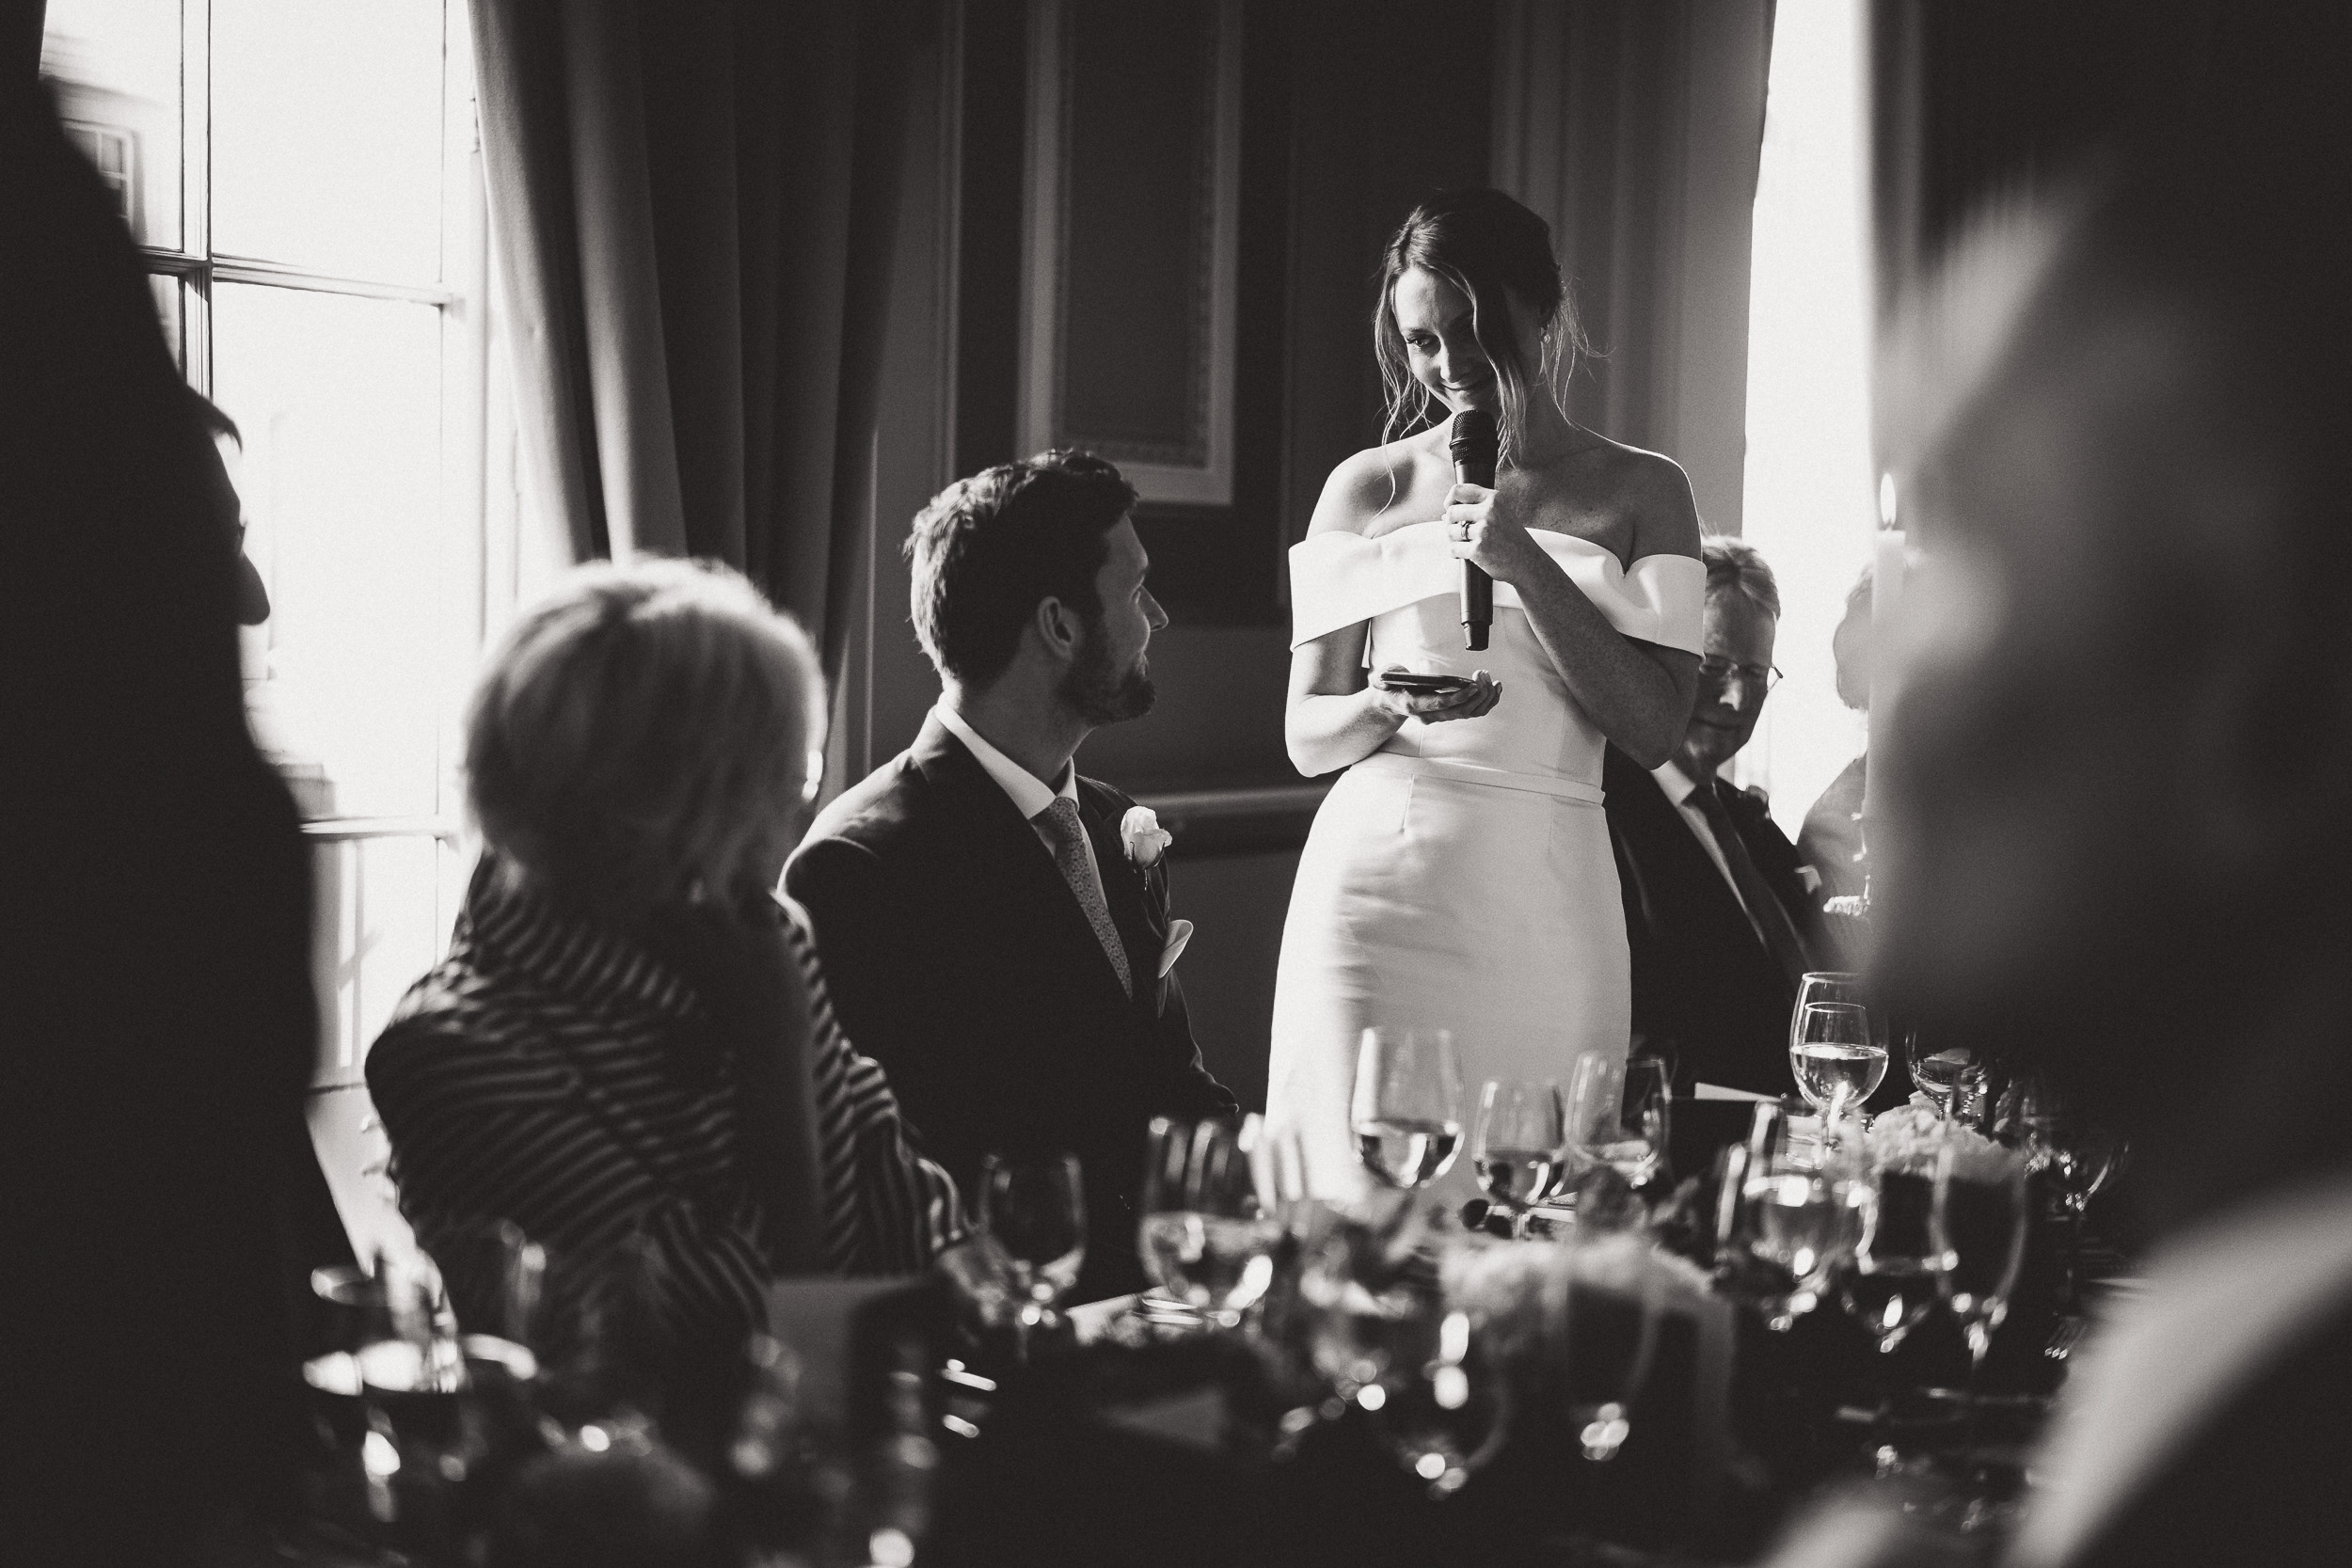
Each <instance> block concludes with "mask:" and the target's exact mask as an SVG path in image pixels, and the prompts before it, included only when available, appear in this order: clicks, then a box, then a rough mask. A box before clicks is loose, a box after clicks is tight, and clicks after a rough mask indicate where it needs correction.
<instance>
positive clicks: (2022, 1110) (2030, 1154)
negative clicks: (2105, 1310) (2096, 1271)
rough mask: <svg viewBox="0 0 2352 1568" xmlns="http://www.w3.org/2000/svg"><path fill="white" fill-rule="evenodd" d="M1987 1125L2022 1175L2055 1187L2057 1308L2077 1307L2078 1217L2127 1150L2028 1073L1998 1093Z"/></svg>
mask: <svg viewBox="0 0 2352 1568" xmlns="http://www.w3.org/2000/svg"><path fill="white" fill-rule="evenodd" d="M1993 1125H1994V1134H1995V1135H1996V1136H1997V1137H1999V1138H2000V1139H2001V1141H2002V1142H2004V1143H2006V1144H2009V1145H2010V1146H2011V1147H2012V1148H2016V1149H2017V1151H2018V1152H2019V1153H2021V1154H2023V1155H2024V1156H2025V1159H2026V1173H2027V1174H2028V1175H2037V1176H2046V1177H2047V1178H2048V1180H2049V1182H2050V1184H2051V1186H2052V1187H2053V1188H2054V1189H2055V1190H2056V1194H2057V1196H2058V1210H2059V1212H2061V1213H2062V1214H2064V1215H2065V1217H2066V1221H2067V1227H2066V1245H2065V1247H2064V1249H2063V1266H2064V1275H2063V1277H2062V1278H2061V1280H2060V1281H2059V1286H2058V1308H2059V1310H2060V1311H2061V1312H2065V1313H2073V1312H2075V1311H2077V1310H2078V1309H2079V1307H2080V1306H2081V1290H2080V1285H2079V1282H2078V1278H2077V1276H2078V1274H2079V1272H2080V1260H2081V1252H2082V1227H2083V1215H2084V1213H2085V1212H2087V1211H2088V1210H2089V1209H2090V1200H2091V1199H2092V1198H2094V1197H2096V1196H2098V1195H2099V1193H2100V1191H2101V1190H2102V1189H2103V1188H2105V1187H2106V1184H2107V1182H2108V1180H2110V1179H2112V1178H2113V1177H2114V1176H2115V1174H2116V1173H2117V1172H2118V1171H2120V1170H2122V1168H2123V1164H2124V1160H2125V1157H2126V1154H2127V1152H2128V1151H2127V1149H2126V1148H2125V1145H2124V1143H2123V1140H2122V1139H2121V1138H2119V1137H2117V1136H2116V1135H2115V1134H2114V1133H2113V1132H2109V1131H2107V1129H2106V1128H2105V1127H2104V1126H2101V1125H2100V1124H2099V1123H2097V1122H2095V1121H2093V1120H2092V1119H2090V1117H2086V1116H2084V1115H2083V1114H2082V1113H2081V1112H2080V1111H2078V1110H2077V1109H2075V1108H2074V1106H2073V1105H2072V1104H2070V1103H2069V1102H2068V1101H2066V1099H2065V1098H2064V1097H2063V1096H2061V1095H2060V1094H2059V1093H2058V1091H2057V1090H2056V1089H2055V1088H2053V1087H2052V1086H2051V1085H2049V1084H2048V1083H2047V1082H2046V1081H2045V1080H2043V1079H2042V1078H2040V1077H2037V1076H2032V1075H2027V1076H2025V1077H2022V1078H2019V1079H2017V1080H2016V1081H2015V1082H2014V1083H2012V1084H2010V1086H2009V1088H2008V1090H2007V1092H2005V1093H2004V1094H2003V1095H2002V1096H2001V1103H2000V1106H1999V1108H1998V1110H1997V1111H1996V1112H1995V1114H1994V1124H1993Z"/></svg>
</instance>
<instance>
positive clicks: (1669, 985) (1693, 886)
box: [1601, 746, 1900, 1095]
mask: <svg viewBox="0 0 2352 1568" xmlns="http://www.w3.org/2000/svg"><path fill="white" fill-rule="evenodd" d="M1601 787H1602V788H1603V789H1605V790H1607V791H1608V795H1609V800H1608V805H1607V808H1606V809H1607V811H1608V814H1609V839H1610V843H1611V845H1612V847H1613V848H1614V849H1615V851H1616V856H1617V882H1618V885H1619V887H1620V888H1621V889H1622V890H1623V892H1624V895H1625V927H1626V939H1627V942H1629V945H1630V946H1631V947H1632V949H1633V1028H1634V1031H1635V1032H1636V1033H1637V1034H1639V1035H1641V1036H1642V1037H1643V1038H1644V1040H1645V1043H1646V1044H1647V1045H1649V1046H1650V1047H1651V1048H1653V1049H1657V1050H1661V1051H1668V1052H1671V1053H1673V1054H1674V1056H1675V1058H1676V1061H1677V1067H1676V1069H1675V1085H1676V1087H1677V1089H1678V1090H1679V1091H1681V1092H1683V1093H1686V1094H1687V1093H1689V1092H1690V1088H1691V1085H1692V1084H1693V1083H1697V1082H1702V1081H1704V1082H1706V1083H1709V1084H1722V1085H1727V1086H1729V1087H1732V1088H1740V1089H1752V1090H1755V1091H1756V1093H1759V1094H1772V1095H1785V1094H1788V1093H1789V1092H1790V1091H1791V1089H1792V1088H1793V1086H1794V1085H1793V1084H1792V1082H1791V1080H1790V1078H1789V1076H1788V1014H1789V1010H1790V1008H1792V1007H1793V1006H1795V1005H1796V991H1795V989H1794V988H1793V987H1792V986H1791V985H1790V983H1789V981H1788V977H1787V976H1786V975H1785V974H1782V972H1781V968H1780V966H1779V964H1777V963H1775V962H1774V961H1773V959H1772V953H1771V952H1770V951H1769V950H1768V949H1767V948H1766V947H1765V945H1764V943H1763V942H1762V940H1761V939H1760V938H1758V937H1757V936H1756V927H1753V926H1751V925H1750V924H1749V923H1748V917H1747V912H1746V911H1744V910H1742V909H1741V908H1740V900H1739V897H1738V896H1737V895H1735V894H1734V893H1733V892H1732V891H1731V884H1730V883H1728V882H1726V881H1725V880H1724V874H1723V873H1722V872H1721V871H1719V870H1717V869H1716V867H1715V862H1714V860H1713V859H1712V858H1711V857H1710V856H1709V855H1708V852H1707V850H1706V848H1705V847H1704V846H1702V845H1701V844H1700V843H1699V841H1698V836H1697V835H1696V834H1695V833H1693V832H1692V831H1691V825H1690V823H1688V822H1687V821H1685V820H1684V819H1683V816H1682V814H1681V813H1680V812H1679V811H1677V809H1676V808H1675V804H1674V802H1673V801H1671V800H1667V799H1666V792H1665V791H1664V790H1663V789H1661V788H1660V787H1659V784H1658V781H1657V780H1656V779H1654V778H1652V777H1651V776H1650V774H1649V770H1648V769H1647V768H1643V767H1642V766H1641V765H1640V764H1638V763H1636V762H1634V761H1633V760H1632V759H1631V758H1630V757H1628V756H1626V755H1625V754H1624V753H1622V752H1619V751H1618V750H1617V749H1616V748H1615V747H1614V746H1612V747H1610V748H1609V754H1608V757H1607V759H1606V760H1605V761H1604V762H1603V763H1602V766H1601ZM1701 787H1702V788H1711V789H1713V790H1714V791H1715V792H1716V795H1717V797H1718V799H1720V800H1722V801H1723V802H1724V809H1725V810H1726V811H1727V812H1728V813H1729V815H1730V817H1731V822H1732V826H1733V827H1734V828H1736V829H1737V830H1739V833H1740V842H1741V843H1742V844H1744V845H1746V846H1747V850H1748V858H1749V859H1750V860H1752V861H1754V862H1755V863H1756V872H1757V874H1758V875H1760V876H1761V877H1762V878H1763V879H1764V880H1765V882H1766V883H1767V885H1769V886H1770V887H1771V888H1772V892H1773V894H1774V895H1775V896H1777V897H1778V898H1779V900H1780V903H1781V907H1782V908H1784V909H1786V910H1787V911H1788V919H1789V923H1790V924H1791V925H1793V926H1795V927H1796V928H1797V938H1798V941H1799V942H1802V943H1804V947H1805V950H1806V951H1807V953H1808V954H1813V955H1825V954H1827V953H1828V952H1829V951H1830V949H1829V946H1828V942H1827V937H1826V933H1825V932H1824V931H1823V929H1822V926H1821V916H1820V911H1818V910H1817V909H1815V907H1814V905H1813V900H1812V898H1811V897H1810V896H1809V895H1807V894H1806V892H1805V889H1804V881H1803V879H1800V878H1799V877H1798V875H1797V851H1796V849H1795V848H1794V847H1792V846H1791V845H1790V844H1789V842H1788V837H1787V836H1786V835H1785V834H1783V833H1782V832H1781V831H1780V830H1779V829H1778V828H1777V827H1775V826H1773V824H1772V816H1770V814H1769V813H1767V812H1766V810H1765V807H1764V798H1763V797H1762V796H1761V795H1760V794H1756V793H1754V792H1751V791H1747V790H1741V789H1735V788H1733V787H1732V786H1731V785H1730V784H1726V783H1724V781H1722V780H1721V779H1717V780H1714V781H1711V782H1710V783H1708V784H1703V785H1702V786H1701ZM1813 962H1814V967H1816V968H1830V967H1833V966H1832V965H1830V964H1827V963H1825V962H1822V961H1821V960H1820V958H1818V957H1817V958H1815V959H1814V961H1813ZM1899 1070H1900V1069H1899V1068H1898V1071H1899Z"/></svg>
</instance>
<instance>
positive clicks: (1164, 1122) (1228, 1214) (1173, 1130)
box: [1140, 1117, 1282, 1328]
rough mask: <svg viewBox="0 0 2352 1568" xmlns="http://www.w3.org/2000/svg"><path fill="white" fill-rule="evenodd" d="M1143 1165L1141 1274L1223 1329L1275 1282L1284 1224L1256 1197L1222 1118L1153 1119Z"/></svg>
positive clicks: (1243, 1157)
mask: <svg viewBox="0 0 2352 1568" xmlns="http://www.w3.org/2000/svg"><path fill="white" fill-rule="evenodd" d="M1150 1149H1151V1163H1150V1164H1148V1165H1147V1166H1146V1167H1145V1170H1144V1182H1143V1224H1142V1227H1141V1233H1140V1242H1141V1250H1142V1254H1143V1267H1144V1272H1145V1273H1146V1274H1148V1275H1151V1276H1152V1279H1153V1280H1155V1281H1156V1282H1157V1283H1158V1284H1159V1286H1160V1288H1161V1289H1162V1290H1163V1291H1167V1292H1168V1295H1170V1296H1172V1297H1173V1298H1175V1299H1176V1300H1178V1301H1180V1302H1183V1303H1184V1305H1185V1306H1187V1307H1192V1308H1193V1309H1194V1310H1195V1311H1197V1312H1199V1313H1200V1314H1201V1315H1202V1317H1203V1318H1205V1319H1206V1320H1207V1321H1209V1322H1211V1323H1216V1324H1217V1325H1218V1326H1220V1327H1224V1328H1232V1327H1236V1326H1238V1325H1239V1324H1240V1323H1241V1320H1242V1314H1243V1313H1244V1312H1246V1311H1248V1309H1249V1308H1250V1307H1253V1306H1255V1305H1256V1304H1257V1302H1258V1301H1259V1299H1260V1298H1261V1297H1263V1295H1264V1294H1265V1292H1266V1288H1267V1287H1268V1286H1270V1285H1271V1284H1273V1282H1274V1254H1275V1250H1276V1248H1277V1247H1278V1246H1279V1244H1280V1243H1281V1240H1282V1222H1281V1221H1280V1220H1279V1219H1278V1218H1277V1217H1275V1215H1274V1214H1273V1213H1271V1212H1268V1210H1267V1207H1266V1206H1265V1205H1263V1204H1262V1203H1261V1202H1260V1199H1259V1196H1258V1183H1257V1180H1256V1177H1255V1174H1254V1173H1253V1171H1252V1170H1251V1165H1250V1159H1249V1154H1248V1151H1247V1150H1245V1149H1244V1148H1242V1145H1241V1140H1240V1139H1239V1138H1238V1137H1237V1136H1236V1135H1235V1133H1234V1132H1233V1129H1232V1128H1231V1127H1229V1126H1227V1125H1226V1124H1225V1123H1224V1122H1221V1121H1201V1122H1188V1121H1172V1120H1170V1119H1169V1118H1168V1117H1153V1118H1152V1127H1151V1132H1150Z"/></svg>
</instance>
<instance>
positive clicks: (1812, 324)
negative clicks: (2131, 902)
mask: <svg viewBox="0 0 2352 1568" xmlns="http://www.w3.org/2000/svg"><path fill="white" fill-rule="evenodd" d="M1861 50H1862V6H1861V4H1860V0H1781V4H1780V6H1779V8H1778V9H1777V10H1776V11H1775V13H1774V15H1773V21H1772V76H1771V78H1770V92H1769V95H1768V97H1767V100H1766V106H1765V114H1764V149H1763V159H1762V164H1761V166H1760V168H1759V169H1758V172H1757V177H1756V235H1755V242H1754V244H1755V251H1754V258H1753V261H1754V272H1753V279H1754V281H1753V283H1752V286H1751V287H1752V297H1751V300H1750V303H1749V310H1748V324H1749V325H1748V460H1747V476H1746V496H1745V501H1744V506H1743V521H1742V523H1741V532H1742V533H1744V534H1745V535H1746V537H1747V538H1748V539H1749V541H1750V542H1751V543H1753V544H1754V545H1755V546H1756V548H1758V549H1760V550H1762V551H1763V552H1764V556H1765V559H1766V560H1768V561H1770V562H1772V570H1773V573H1774V575H1775V576H1776V577H1777V578H1779V580H1780V596H1781V610H1782V614H1781V621H1780V634H1779V639H1778V642H1777V644H1776V646H1775V650H1774V662H1776V663H1777V664H1779V666H1780V667H1781V669H1782V670H1783V671H1784V672H1786V673H1787V675H1788V679H1786V680H1784V681H1783V682H1782V683H1781V684H1780V685H1779V686H1778V687H1777V688H1775V689H1773V692H1772V701H1771V702H1770V703H1769V704H1767V705H1766V706H1765V709H1764V721H1763V724H1762V726H1761V727H1760V728H1759V729H1758V730H1757V732H1756V739H1755V740H1754V741H1753V742H1751V743H1750V744H1749V746H1748V748H1747V749H1746V750H1745V751H1743V752H1740V778H1741V781H1742V782H1743V783H1761V784H1766V785H1767V786H1768V787H1769V788H1770V789H1771V791H1772V816H1773V817H1774V818H1775V819H1776V820H1778V821H1779V823H1780V824H1781V826H1782V827H1784V828H1785V829H1787V830H1788V832H1789V834H1790V836H1791V837H1793V836H1795V833H1796V831H1797V829H1798V827H1799V826H1800V825H1801V824H1802V823H1803V822H1804V814H1805V811H1806V810H1807V808H1809V807H1810V806H1811V805H1812V804H1813V801H1814V800H1815V799H1816V798H1817V797H1818V796H1819V795H1820V792H1821V789H1822V787H1823V786H1824V785H1826V784H1828V783H1829V782H1830V780H1831V779H1832V778H1834V777H1835V776H1836V773H1837V771H1838V769H1839V768H1843V767H1845V765H1846V763H1847V762H1848V761H1849V760H1851V758H1852V756H1853V755H1854V753H1855V752H1858V751H1860V750H1861V748H1862V740H1863V721H1862V719H1861V716H1860V715H1858V714H1853V713H1850V712H1848V711H1847V710H1846V708H1845V707H1844V705H1841V704H1840V703H1839V702H1838V700H1837V695H1836V678H1835V668H1836V667H1835V663H1834V661H1833V660H1832V658H1831V657H1830V634H1831V633H1832V632H1833V631H1835V630H1836V626H1837V622H1838V619H1839V617H1840V616H1841V615H1843V614H1844V612H1845V607H1846V593H1847V590H1848V589H1850V588H1851V587H1852V586H1853V583H1854V579H1855V578H1856V577H1857V576H1858V575H1859V574H1860V572H1861V570H1862V568H1863V566H1864V565H1865V564H1867V562H1868V561H1869V559H1870V545H1871V535H1872V531H1873V529H1874V528H1875V527H1876V524H1877V520H1878V512H1877V499H1876V497H1877V492H1876V489H1875V487H1874V486H1875V481H1874V479H1873V477H1872V468H1871V462H1870V401H1869V395H1870V387H1869V358H1868V356H1869V341H1870V317H1869V304H1868V300H1869V294H1868V286H1869V275H1868V273H1867V270H1866V265H1865V260H1864V258H1865V254H1866V252H1865V250H1864V241H1865V235H1866V233H1867V230H1866V229H1865V226H1864V213H1865V208H1864V184H1863V182H1864V174H1865V165H1864V159H1863V149H1864V141H1863V123H1864V122H1863V75H1862V52H1861Z"/></svg>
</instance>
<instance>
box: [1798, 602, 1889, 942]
mask: <svg viewBox="0 0 2352 1568" xmlns="http://www.w3.org/2000/svg"><path fill="white" fill-rule="evenodd" d="M1870 573H1871V569H1870V568H1869V567H1867V566H1865V567H1864V568H1863V569H1862V576H1861V577H1860V578H1857V579H1855V582H1854V585H1853V586H1852V587H1851V588H1850V589H1848V590H1847V591H1846V613H1845V616H1844V618H1843V619H1841V620H1840V621H1839V622H1838V623H1837V629H1836V631H1834V632H1832V633H1831V634H1830V640H1829V647H1830V657H1833V658H1834V659H1836V661H1837V700H1838V701H1839V702H1841V703H1843V704H1845V705H1847V706H1848V707H1850V708H1851V709H1853V710H1854V711H1855V712H1856V713H1861V714H1867V713H1868V712H1869V711H1870V631H1871V628H1870V610H1871V606H1872V602H1873V597H1874V596H1873V594H1872V593H1871V589H1870V582H1871V576H1870ZM1869 772H1870V752H1869V747H1868V744H1867V741H1866V742H1865V744H1864V747H1863V750H1862V751H1861V752H1858V753H1856V755H1855V757H1854V759H1853V761H1851V762H1850V763H1848V764H1846V766H1845V767H1843V768H1839V769H1838V770H1837V776H1836V778H1834V779H1832V780H1830V782H1829V784H1828V786H1827V787H1825V788H1824V789H1823V790H1822V791H1821V793H1820V798H1819V799H1818V800H1815V801H1814V802H1813V809H1812V810H1810V811H1808V812H1806V813H1805V814H1804V828H1802V829H1801V830H1799V832H1798V833H1797V859H1799V860H1800V861H1802V862H1804V863H1805V864H1807V865H1809V866H1811V867H1812V868H1813V870H1814V873H1815V875H1817V876H1819V877H1820V879H1821V885H1820V890H1819V895H1818V901H1819V902H1820V903H1824V904H1826V903H1827V902H1828V901H1829V900H1830V899H1832V898H1856V897H1860V896H1861V895H1862V894H1863V893H1864V891H1865V890H1867V888H1868V887H1869V885H1870V858H1869V847H1868V846H1867V845H1866V844H1865V843H1864V842H1863V833H1862V797H1863V795H1864V793H1865V792H1866V788H1867V782H1868V779H1869Z"/></svg>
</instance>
